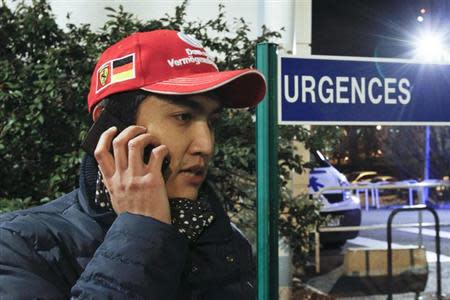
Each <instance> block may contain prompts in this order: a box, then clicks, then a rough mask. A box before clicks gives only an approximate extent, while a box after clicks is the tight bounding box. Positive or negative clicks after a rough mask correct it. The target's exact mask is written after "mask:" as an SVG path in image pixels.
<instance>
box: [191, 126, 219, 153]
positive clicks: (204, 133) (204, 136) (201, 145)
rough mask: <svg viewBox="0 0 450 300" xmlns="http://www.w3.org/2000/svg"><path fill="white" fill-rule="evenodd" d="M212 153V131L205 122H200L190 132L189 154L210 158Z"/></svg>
mask: <svg viewBox="0 0 450 300" xmlns="http://www.w3.org/2000/svg"><path fill="white" fill-rule="evenodd" d="M213 151H214V131H213V130H212V129H211V128H210V126H209V125H208V123H207V122H203V121H200V122H198V123H197V124H195V130H194V131H193V132H192V144H191V151H190V152H191V153H192V154H196V155H201V156H207V157H211V156H212V154H213Z"/></svg>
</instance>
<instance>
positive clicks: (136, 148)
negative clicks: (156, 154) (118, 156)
mask: <svg viewBox="0 0 450 300" xmlns="http://www.w3.org/2000/svg"><path fill="white" fill-rule="evenodd" d="M159 145H160V141H159V139H158V138H157V137H155V136H153V135H151V134H148V133H145V134H141V135H138V136H137V137H135V138H134V139H132V140H131V141H129V142H128V163H129V165H128V168H129V169H132V171H134V172H140V171H141V170H142V169H144V168H145V167H146V164H145V163H144V161H143V155H144V149H145V148H146V147H151V148H154V147H156V146H159Z"/></svg>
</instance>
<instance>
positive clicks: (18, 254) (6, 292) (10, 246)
mask: <svg viewBox="0 0 450 300" xmlns="http://www.w3.org/2000/svg"><path fill="white" fill-rule="evenodd" d="M60 280H61V279H60V278H56V276H53V273H52V272H51V271H50V270H49V267H48V265H47V264H46V262H45V261H44V259H42V257H40V256H39V255H38V254H37V253H36V252H35V251H34V249H33V248H32V247H30V244H29V243H28V241H26V240H25V239H24V238H23V237H21V236H20V235H19V234H17V233H16V232H14V231H11V230H8V229H5V228H0V299H14V300H18V299H24V300H25V299H64V298H67V291H64V283H62V282H61V281H60ZM65 296H66V297H65Z"/></svg>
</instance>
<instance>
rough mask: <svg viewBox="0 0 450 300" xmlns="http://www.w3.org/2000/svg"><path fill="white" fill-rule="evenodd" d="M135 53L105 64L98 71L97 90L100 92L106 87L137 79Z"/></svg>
mask: <svg viewBox="0 0 450 300" xmlns="http://www.w3.org/2000/svg"><path fill="white" fill-rule="evenodd" d="M134 61H135V60H134V53H132V54H130V55H127V56H124V57H121V58H117V59H114V60H110V61H108V62H106V63H104V64H103V65H102V66H101V67H100V68H99V69H98V71H97V89H96V93H98V92H100V91H101V90H102V89H104V88H105V87H107V86H109V85H111V84H114V83H117V82H121V81H125V80H129V79H134V78H135V77H136V71H135V64H134Z"/></svg>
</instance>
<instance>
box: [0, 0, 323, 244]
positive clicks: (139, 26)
mask: <svg viewBox="0 0 450 300" xmlns="http://www.w3.org/2000/svg"><path fill="white" fill-rule="evenodd" d="M186 3H187V1H185V2H183V3H182V4H181V5H180V6H178V7H176V9H175V13H174V15H167V16H166V17H164V18H162V19H159V20H149V21H145V22H144V21H141V20H138V19H136V18H135V16H133V15H132V14H129V13H127V12H125V11H124V10H123V8H122V7H121V6H119V8H118V9H117V10H115V9H113V8H106V9H107V11H108V13H109V15H108V16H109V19H108V21H107V22H106V23H105V24H104V26H103V27H102V28H101V29H100V30H99V31H97V32H94V31H93V30H92V29H91V28H90V26H89V25H81V26H76V25H74V24H68V25H67V27H66V28H65V29H64V30H63V29H61V28H59V27H58V26H57V24H56V22H55V16H54V15H53V14H52V11H51V8H50V6H49V4H48V3H47V2H46V0H33V1H32V2H31V4H25V2H19V3H18V4H17V7H16V8H15V9H14V10H12V9H10V8H8V7H7V6H6V4H5V2H2V6H1V7H0V24H1V27H0V70H2V72H1V74H0V159H1V166H2V168H0V178H2V180H1V181H0V199H5V200H1V201H0V209H1V211H5V210H13V209H19V208H24V207H27V206H31V205H36V204H39V203H42V202H46V201H48V200H50V199H54V198H55V197H57V196H59V195H61V194H63V193H66V192H68V191H70V190H72V189H73V188H75V187H77V185H78V169H79V165H80V161H81V158H82V156H83V152H82V151H81V150H80V147H79V145H80V143H81V140H82V138H83V137H84V135H85V134H86V131H87V129H88V127H89V125H90V118H89V116H88V112H87V105H86V97H87V94H88V90H89V80H90V75H91V72H92V70H93V68H94V66H95V63H96V59H97V57H98V56H99V54H100V53H101V52H102V51H103V50H104V49H105V48H106V47H107V46H109V45H110V44H112V43H114V42H116V41H118V40H120V39H122V38H123V37H125V36H127V35H129V34H130V33H132V32H136V31H149V30H153V29H157V28H167V29H176V30H181V31H184V32H186V33H189V34H192V35H194V36H195V37H196V38H197V39H198V40H200V41H202V42H203V45H204V46H205V48H207V49H209V50H210V51H211V52H212V53H213V54H215V55H216V59H215V60H216V63H217V65H218V66H219V68H220V69H234V68H243V67H253V66H254V63H255V57H254V50H255V48H256V45H257V44H258V43H260V42H263V41H268V40H270V39H274V38H279V37H280V36H281V34H280V33H279V32H274V31H270V30H268V29H267V28H265V27H263V30H262V34H261V36H259V37H257V38H256V39H250V38H249V33H250V28H249V26H248V24H247V23H246V22H245V21H244V20H243V19H235V20H234V22H232V24H229V23H228V22H227V21H226V18H225V11H224V7H223V6H220V7H219V15H218V16H217V17H216V18H214V19H211V20H209V21H193V22H188V21H186V19H185V17H186ZM254 113H255V111H254V109H247V110H233V109H230V110H227V111H226V112H225V113H224V117H223V120H222V121H221V122H220V124H219V126H218V128H217V133H216V136H217V141H216V142H217V147H216V155H215V159H214V162H213V166H212V168H211V171H210V172H209V175H208V181H209V182H210V183H211V184H212V185H213V186H214V187H215V189H216V190H217V191H218V192H219V193H220V194H221V195H223V199H224V204H225V206H226V207H227V208H228V210H229V212H230V214H231V215H234V216H235V220H236V221H238V222H239V223H241V225H242V226H245V225H246V227H247V228H253V229H254V228H255V227H256V226H255V225H254V221H255V192H254V191H255V168H256V164H255V163H256V161H255V160H256V149H255V122H254ZM279 132H280V148H279V158H280V186H281V187H282V190H285V189H286V184H287V181H286V180H285V178H289V174H290V171H291V170H292V169H294V170H296V171H297V172H302V170H303V168H302V165H303V161H302V159H301V157H299V156H296V155H295V154H294V151H293V150H294V148H293V146H292V143H291V141H292V140H293V139H297V140H300V141H303V142H305V143H306V145H307V146H308V145H317V144H318V143H319V144H320V142H321V141H320V137H319V136H310V135H309V132H308V131H307V130H305V129H304V128H301V127H292V126H283V127H280V129H279ZM6 199H9V200H6ZM281 207H282V208H283V211H285V210H286V209H287V210H288V211H289V209H292V211H290V212H291V213H292V214H295V213H297V214H298V213H299V212H300V213H305V214H306V216H305V217H306V218H303V217H299V218H298V220H297V221H296V222H297V223H296V224H295V227H292V226H290V225H289V224H290V223H289V222H290V221H288V222H287V223H286V222H285V221H283V223H282V224H283V226H284V227H282V232H283V233H284V234H285V235H287V236H290V237H291V240H292V241H293V245H294V246H298V245H300V250H302V251H303V249H306V248H307V247H304V245H303V244H304V243H308V239H306V233H305V232H306V231H305V230H307V229H308V228H309V226H310V225H311V224H313V225H314V224H315V223H316V222H317V221H318V219H317V218H316V216H317V211H318V206H317V205H316V204H314V203H310V204H302V206H301V208H299V206H298V203H297V202H293V201H292V199H291V198H290V197H287V196H285V195H284V193H283V194H282V196H281ZM310 211H313V212H315V213H314V214H312V215H311V214H310V213H309V212H310ZM309 216H312V218H310V217H309ZM288 220H291V219H290V217H289V218H288ZM291 223H292V222H291ZM289 230H290V232H289ZM296 234H297V236H299V237H300V238H294V236H296ZM298 234H300V235H298Z"/></svg>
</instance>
